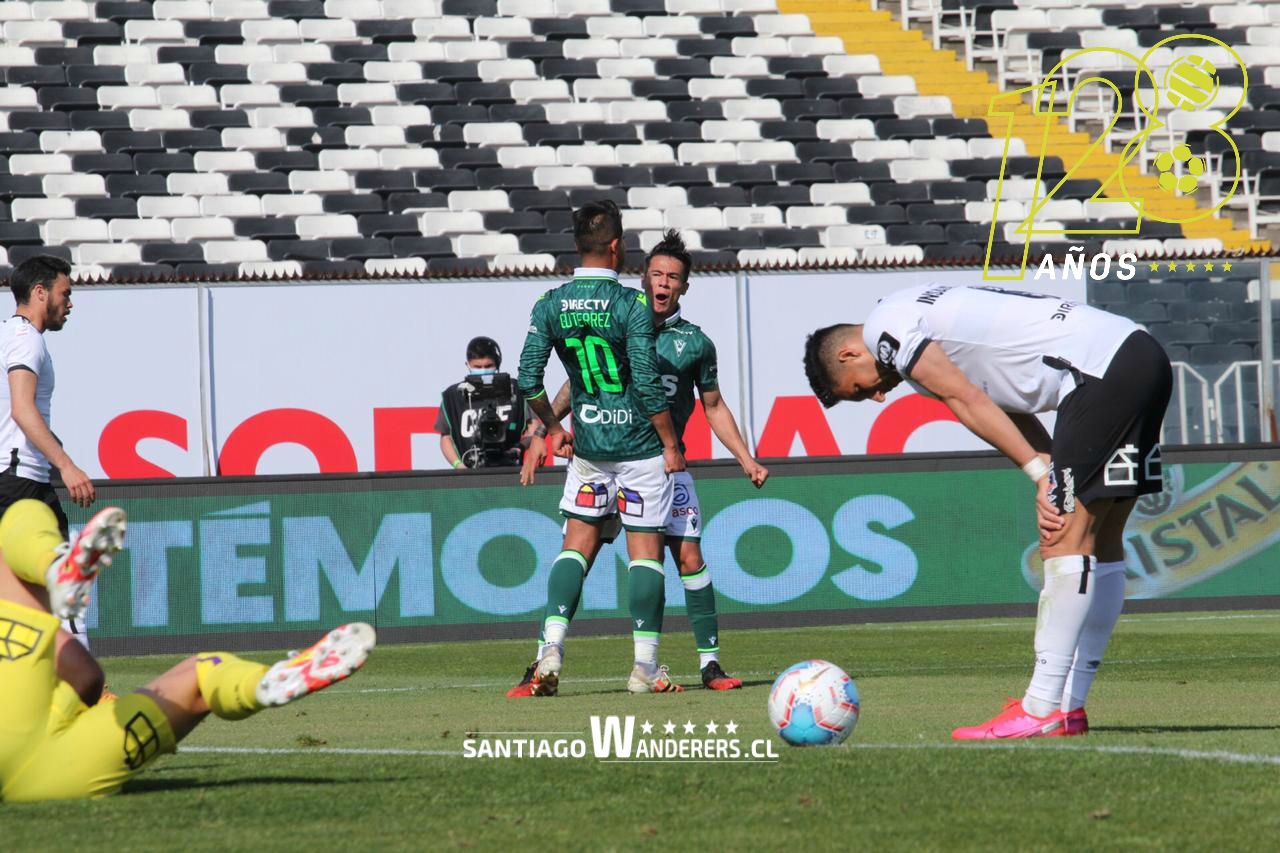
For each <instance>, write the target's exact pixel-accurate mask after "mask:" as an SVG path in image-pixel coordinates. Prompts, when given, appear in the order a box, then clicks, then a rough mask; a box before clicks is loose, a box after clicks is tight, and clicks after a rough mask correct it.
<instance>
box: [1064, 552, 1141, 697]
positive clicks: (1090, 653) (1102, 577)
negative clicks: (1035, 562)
mask: <svg viewBox="0 0 1280 853" xmlns="http://www.w3.org/2000/svg"><path fill="white" fill-rule="evenodd" d="M1091 583H1093V584H1094V585H1095V586H1096V587H1097V588H1096V589H1095V590H1094V593H1093V604H1092V605H1090V607H1089V615H1088V616H1086V617H1085V620H1084V629H1083V630H1081V632H1080V640H1079V642H1078V643H1076V654H1075V659H1074V661H1073V662H1072V664H1071V672H1070V674H1069V675H1068V676H1067V683H1066V687H1064V688H1063V691H1062V704H1061V706H1060V708H1061V710H1063V711H1074V710H1075V709H1076V708H1083V707H1084V700H1085V697H1086V696H1088V695H1089V688H1090V687H1091V686H1092V685H1093V679H1094V676H1096V675H1097V674H1098V664H1100V663H1101V662H1102V653H1103V652H1105V651H1106V650H1107V641H1108V640H1110V639H1111V632H1112V631H1114V630H1115V627H1116V622H1117V621H1119V619H1120V611H1121V610H1122V609H1124V585H1125V577H1124V561H1123V560H1116V561H1115V562H1111V563H1098V566H1097V569H1096V570H1095V572H1094V577H1093V580H1092V581H1091Z"/></svg>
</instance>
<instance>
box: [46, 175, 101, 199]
mask: <svg viewBox="0 0 1280 853" xmlns="http://www.w3.org/2000/svg"><path fill="white" fill-rule="evenodd" d="M40 184H41V188H42V189H43V190H44V194H45V195H47V196H49V197H50V198H97V197H101V196H105V195H106V194H107V183H106V179H105V178H104V177H102V175H45V176H44V179H43V180H42V181H41V182H40Z"/></svg>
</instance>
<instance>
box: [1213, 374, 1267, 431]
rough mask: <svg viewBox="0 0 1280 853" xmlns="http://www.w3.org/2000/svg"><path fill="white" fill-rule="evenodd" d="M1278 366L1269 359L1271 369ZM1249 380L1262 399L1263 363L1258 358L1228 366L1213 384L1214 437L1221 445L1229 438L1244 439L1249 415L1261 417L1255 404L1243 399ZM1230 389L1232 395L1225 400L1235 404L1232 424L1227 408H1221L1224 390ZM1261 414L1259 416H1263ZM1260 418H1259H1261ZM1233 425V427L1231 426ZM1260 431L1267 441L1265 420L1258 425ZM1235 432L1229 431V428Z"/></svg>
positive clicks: (1263, 416) (1247, 428)
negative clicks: (1249, 403)
mask: <svg viewBox="0 0 1280 853" xmlns="http://www.w3.org/2000/svg"><path fill="white" fill-rule="evenodd" d="M1277 367H1280V360H1276V361H1274V362H1272V370H1275V369H1276V368H1277ZM1249 380H1252V384H1253V386H1254V387H1255V388H1258V389H1259V395H1258V398H1259V400H1260V399H1261V396H1262V395H1261V388H1262V362H1261V361H1237V362H1235V363H1233V364H1231V365H1230V366H1228V367H1227V369H1226V370H1225V371H1223V373H1222V375H1221V376H1219V377H1218V378H1217V379H1216V380H1215V381H1214V383H1213V407H1214V411H1215V416H1214V420H1215V421H1216V422H1217V423H1216V431H1215V433H1214V439H1215V441H1216V442H1217V443H1219V444H1223V443H1226V442H1228V441H1240V442H1242V441H1245V436H1246V435H1247V434H1248V432H1249V421H1250V415H1252V416H1253V417H1260V416H1259V411H1258V407H1257V405H1256V404H1254V405H1248V404H1246V402H1245V387H1246V385H1247V384H1248V382H1249ZM1228 389H1229V391H1230V394H1231V396H1230V397H1227V398H1226V402H1227V403H1234V404H1235V405H1234V410H1235V412H1234V414H1235V416H1234V421H1235V423H1234V424H1231V423H1229V421H1230V420H1232V418H1229V417H1227V409H1226V408H1224V394H1223V392H1224V390H1228ZM1265 417H1266V414H1265V413H1263V415H1262V416H1261V418H1265ZM1261 418H1260V420H1261ZM1233 426H1234V430H1232V427H1233ZM1259 429H1260V434H1261V435H1262V436H1263V437H1264V438H1263V440H1266V438H1265V437H1266V435H1267V432H1268V429H1267V425H1266V424H1265V423H1261V422H1260V424H1259ZM1229 430H1230V431H1232V432H1233V433H1234V434H1229V432H1228V431H1229Z"/></svg>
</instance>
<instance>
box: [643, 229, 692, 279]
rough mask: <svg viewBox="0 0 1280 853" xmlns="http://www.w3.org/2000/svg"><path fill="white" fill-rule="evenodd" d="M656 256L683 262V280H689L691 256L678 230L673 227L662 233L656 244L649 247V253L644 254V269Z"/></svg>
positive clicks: (647, 267)
mask: <svg viewBox="0 0 1280 853" xmlns="http://www.w3.org/2000/svg"><path fill="white" fill-rule="evenodd" d="M658 257H667V258H675V259H676V260H677V261H679V262H680V263H682V264H684V280H685V281H688V280H689V274H690V273H692V272H693V256H692V255H690V254H689V248H688V247H687V246H686V245H685V244H684V238H683V237H681V236H680V232H679V231H676V230H675V229H674V228H673V229H672V230H670V231H668V232H667V233H665V234H663V235H662V239H661V240H659V241H658V245H656V246H654V247H653V248H652V249H650V250H649V254H647V255H645V256H644V267H645V269H646V270H648V269H649V264H650V262H651V261H653V259H654V258H658Z"/></svg>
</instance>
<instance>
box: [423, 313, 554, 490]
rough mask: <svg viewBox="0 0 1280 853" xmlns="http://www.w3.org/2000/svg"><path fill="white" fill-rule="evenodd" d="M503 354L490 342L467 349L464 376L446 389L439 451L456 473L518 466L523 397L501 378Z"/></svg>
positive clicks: (525, 419)
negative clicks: (470, 469) (457, 471)
mask: <svg viewBox="0 0 1280 853" xmlns="http://www.w3.org/2000/svg"><path fill="white" fill-rule="evenodd" d="M500 367H502V349H501V348H500V347H499V346H498V343H497V341H495V340H493V338H486V337H483V336H482V337H478V338H472V339H471V342H470V343H469V344H467V376H465V377H463V379H462V381H461V382H459V383H457V384H456V385H450V386H449V387H448V388H445V389H444V394H443V395H442V397H443V399H442V400H441V402H440V415H439V416H438V417H437V419H436V431H437V432H438V433H440V452H441V453H442V454H444V458H445V461H446V462H448V463H449V464H450V465H452V466H453V467H454V468H462V467H467V468H493V467H505V466H511V467H518V466H519V465H520V457H521V451H522V448H523V447H524V446H525V445H526V444H527V442H528V437H527V436H526V432H529V431H531V428H532V426H536V421H534V423H533V424H532V425H531V424H530V423H529V422H530V420H531V419H530V418H529V416H528V410H527V409H526V407H525V402H524V397H523V396H522V395H521V394H520V391H519V390H518V389H517V388H516V387H515V383H513V382H512V381H511V376H510V375H509V374H506V373H499V372H498V368H500Z"/></svg>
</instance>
